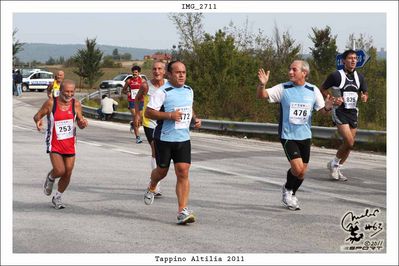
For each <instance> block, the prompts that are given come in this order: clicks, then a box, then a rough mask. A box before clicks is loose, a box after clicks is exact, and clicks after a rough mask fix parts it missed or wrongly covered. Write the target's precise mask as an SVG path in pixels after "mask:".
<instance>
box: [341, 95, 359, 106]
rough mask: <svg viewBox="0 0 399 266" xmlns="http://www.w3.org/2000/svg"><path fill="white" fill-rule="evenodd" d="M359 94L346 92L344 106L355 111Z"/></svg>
mask: <svg viewBox="0 0 399 266" xmlns="http://www.w3.org/2000/svg"><path fill="white" fill-rule="evenodd" d="M357 97H358V94H357V92H354V91H344V104H345V108H346V109H355V108H356V103H357Z"/></svg>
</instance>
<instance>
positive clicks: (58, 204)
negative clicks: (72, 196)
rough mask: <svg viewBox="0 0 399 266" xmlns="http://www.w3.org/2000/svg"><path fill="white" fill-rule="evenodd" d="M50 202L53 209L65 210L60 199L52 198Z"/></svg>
mask: <svg viewBox="0 0 399 266" xmlns="http://www.w3.org/2000/svg"><path fill="white" fill-rule="evenodd" d="M51 202H52V203H53V205H54V208H56V209H57V210H59V209H64V208H65V205H64V203H62V200H61V197H57V198H56V197H53V199H52V200H51Z"/></svg>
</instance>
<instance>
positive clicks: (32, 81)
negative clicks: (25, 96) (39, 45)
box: [22, 69, 54, 92]
mask: <svg viewBox="0 0 399 266" xmlns="http://www.w3.org/2000/svg"><path fill="white" fill-rule="evenodd" d="M22 73H23V74H22V77H23V78H22V91H24V92H26V91H31V90H37V91H44V90H46V89H47V87H48V85H50V83H52V82H53V81H54V75H53V73H51V72H48V71H43V70H37V69H35V70H32V71H30V72H25V73H24V72H22Z"/></svg>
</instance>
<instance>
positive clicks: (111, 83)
mask: <svg viewBox="0 0 399 266" xmlns="http://www.w3.org/2000/svg"><path fill="white" fill-rule="evenodd" d="M131 77H132V74H127V73H122V74H119V75H117V76H116V77H114V78H113V79H111V80H103V81H101V83H100V89H109V88H111V89H113V88H116V89H117V92H118V93H119V94H120V93H121V92H122V89H123V86H125V82H126V80H127V79H128V78H131ZM140 77H141V78H142V79H144V80H147V77H146V75H144V74H140Z"/></svg>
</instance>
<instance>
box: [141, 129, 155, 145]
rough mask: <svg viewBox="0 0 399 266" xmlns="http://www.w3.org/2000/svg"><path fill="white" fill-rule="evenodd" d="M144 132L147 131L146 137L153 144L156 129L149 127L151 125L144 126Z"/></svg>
mask: <svg viewBox="0 0 399 266" xmlns="http://www.w3.org/2000/svg"><path fill="white" fill-rule="evenodd" d="M143 128H144V133H145V137H146V138H147V140H148V143H149V144H151V142H152V141H153V140H154V137H153V136H154V129H153V128H149V127H144V126H143Z"/></svg>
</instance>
